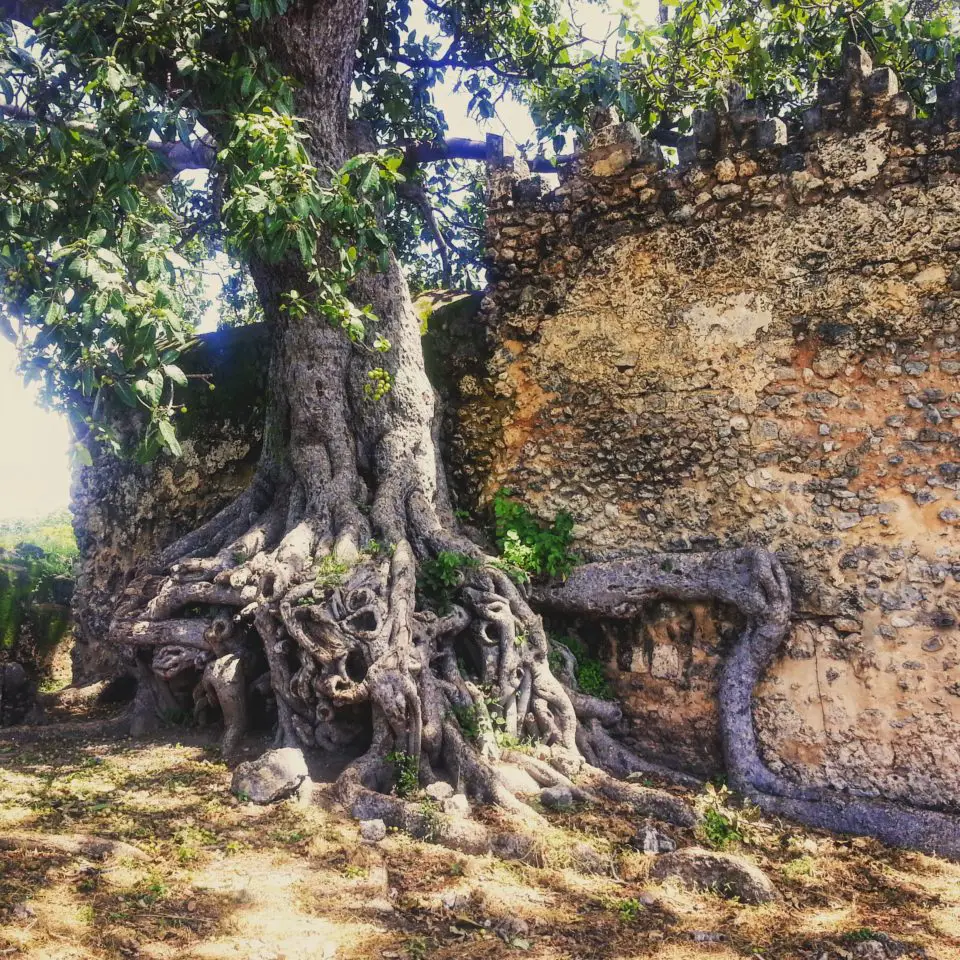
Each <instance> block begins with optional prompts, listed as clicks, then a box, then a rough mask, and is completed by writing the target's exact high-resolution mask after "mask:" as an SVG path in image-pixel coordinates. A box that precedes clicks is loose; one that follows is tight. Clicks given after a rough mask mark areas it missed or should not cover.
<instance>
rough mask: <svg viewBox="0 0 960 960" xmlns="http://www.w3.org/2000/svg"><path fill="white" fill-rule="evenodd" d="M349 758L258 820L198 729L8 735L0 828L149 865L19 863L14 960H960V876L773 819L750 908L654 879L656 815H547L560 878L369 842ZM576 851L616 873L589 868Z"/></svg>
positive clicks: (5, 912) (1, 912)
mask: <svg viewBox="0 0 960 960" xmlns="http://www.w3.org/2000/svg"><path fill="white" fill-rule="evenodd" d="M263 746H264V744H263V742H261V741H251V742H249V743H248V744H247V745H246V748H247V750H248V753H249V754H250V755H255V754H256V753H257V752H258V751H259V750H261V749H262V748H263ZM349 759H350V757H349V756H346V755H344V756H327V757H316V758H313V761H312V762H313V767H312V770H311V772H312V774H313V776H314V778H315V780H316V781H317V783H318V787H317V790H316V793H315V797H314V802H313V804H311V805H309V806H303V805H298V804H297V803H296V802H295V801H287V802H284V803H281V804H278V805H275V806H273V807H268V808H261V807H256V806H253V805H251V804H245V803H240V802H238V801H237V800H236V799H235V798H234V797H233V796H232V795H231V794H230V793H229V789H228V787H229V780H230V775H229V770H228V768H227V767H226V765H225V764H224V763H223V762H222V760H221V759H220V756H219V752H218V750H217V748H216V746H215V745H214V744H213V742H212V741H211V740H210V739H209V738H207V737H206V736H201V735H199V734H197V733H196V732H194V731H187V730H176V731H167V735H166V736H164V737H160V738H157V739H154V740H150V741H138V742H134V741H130V740H127V739H117V738H115V737H112V736H111V737H96V736H86V737H72V738H69V739H58V738H56V737H53V736H50V737H47V738H45V739H43V740H39V741H36V742H23V741H22V740H10V739H8V740H6V741H5V740H3V739H2V738H0V831H4V832H9V831H34V832H40V833H42V834H44V835H63V834H66V835H69V834H77V833H83V834H93V835H97V836H103V837H110V838H114V839H118V840H123V841H126V842H128V843H131V844H133V845H135V846H136V847H138V848H139V849H140V850H142V851H144V853H145V854H146V859H144V860H133V859H131V860H124V859H114V860H107V861H103V862H97V861H91V860H86V859H84V858H82V857H74V856H70V855H67V854H64V853H58V852H54V851H48V850H43V849H28V850H25V851H18V852H3V853H0V958H5V957H12V958H38V960H39V958H44V960H47V958H49V960H54V958H57V960H74V958H76V960H79V958H83V960H88V958H89V960H100V958H156V960H162V958H177V960H189V958H241V960H268V958H272V960H306V958H311V960H313V958H325V957H330V958H338V960H360V958H368V957H373V958H376V957H384V958H388V960H389V958H397V960H408V958H410V960H420V958H428V957H429V958H437V960H444V958H457V960H472V958H493V957H510V956H517V957H521V956H526V957H531V958H539V960H548V958H550V960H554V958H555V960H561V958H569V960H575V958H609V960H615V958H617V960H625V958H638V957H657V958H664V960H684V958H700V957H718V958H740V957H743V958H757V957H760V958H770V960H787V958H790V960H793V958H810V960H823V958H826V960H851V958H858V957H864V958H880V957H881V954H880V953H878V952H877V950H878V949H879V950H882V951H883V955H884V956H887V957H894V956H904V957H923V956H926V957H931V958H935V957H939V958H943V960H953V958H957V957H960V867H958V866H957V865H955V864H949V863H946V862H944V861H940V860H937V859H935V858H931V857H926V856H923V855H920V854H912V853H906V852H902V851H892V850H889V849H887V848H885V847H883V846H881V845H880V844H877V843H874V842H873V841H868V840H862V839H855V840H851V839H845V838H840V837H834V836H831V835H828V834H824V833H820V832H815V831H809V830H805V829H802V828H799V827H795V826H793V825H790V824H785V823H780V822H764V821H762V820H761V821H756V823H755V825H754V826H753V827H752V828H751V830H750V832H749V836H748V837H745V838H744V840H743V841H739V842H738V843H737V844H736V848H737V852H738V853H740V854H742V855H743V856H745V857H747V858H748V859H750V860H752V861H754V862H755V863H757V864H759V865H760V866H761V867H762V868H763V869H764V870H766V871H767V873H768V874H769V875H770V876H771V877H772V878H773V880H774V881H775V883H776V884H777V886H778V887H779V889H780V891H781V892H782V894H783V899H782V901H781V902H779V903H775V904H768V905H766V906H761V907H751V906H746V905H743V904H739V903H737V902H732V901H729V900H724V899H722V898H720V897H718V896H715V895H712V894H695V893H691V892H688V891H685V890H683V889H681V888H679V887H677V886H674V885H670V884H666V885H661V884H654V883H651V882H649V881H648V880H647V878H646V876H647V871H648V868H649V861H650V858H648V857H646V856H644V855H643V854H641V853H638V852H636V851H635V850H634V849H633V848H632V847H631V846H630V840H631V838H632V836H633V834H634V832H635V831H636V828H637V826H638V823H637V822H636V820H635V819H634V818H633V817H632V815H631V814H629V813H628V812H627V811H624V810H618V809H616V808H613V807H610V808H605V809H603V810H592V809H588V808H583V809H579V810H575V811H572V812H570V813H567V814H549V816H550V819H551V821H552V824H553V826H554V827H556V830H555V834H556V837H558V838H560V840H558V845H557V849H556V851H555V855H554V854H552V853H551V851H550V849H549V848H548V849H547V853H546V856H545V857H544V863H545V865H542V866H534V865H532V864H524V863H517V862H512V863H507V862H503V861H498V860H495V859H493V858H489V857H471V856H466V855H463V854H458V853H455V852H453V851H450V850H446V849H444V848H441V847H438V846H435V845H430V844H426V843H422V842H419V841H416V840H413V839H411V838H409V837H406V836H404V835H401V834H396V833H391V834H389V835H388V837H387V839H386V840H385V841H383V842H382V843H380V844H377V845H373V846H371V845H365V844H362V843H360V841H359V834H358V830H357V826H356V824H355V823H354V822H353V821H351V820H350V819H349V818H348V817H347V816H346V815H345V814H344V812H343V811H342V810H341V809H340V808H339V806H338V805H337V804H336V802H335V800H334V797H333V793H332V788H331V783H332V781H333V780H335V778H336V776H337V774H338V773H339V772H340V771H341V770H342V769H343V767H344V766H345V765H346V763H347V762H349ZM661 826H662V825H661ZM663 829H664V830H666V832H668V833H671V834H672V835H673V837H674V839H675V840H677V841H678V842H679V843H680V844H681V845H684V844H689V843H693V842H700V843H703V842H704V838H703V836H700V837H695V836H694V835H693V833H692V832H690V831H684V830H678V829H676V828H669V827H665V826H663ZM567 841H569V843H584V842H586V843H590V844H591V845H592V846H593V847H594V848H595V849H596V850H597V851H598V852H599V853H600V854H601V855H602V857H603V858H604V862H605V863H606V864H607V867H606V868H605V869H604V871H603V872H602V873H601V874H598V875H584V874H581V873H578V872H576V871H575V870H574V869H572V867H571V866H570V861H569V858H566V857H565V856H564V849H566V848H565V846H564V844H565V843H567Z"/></svg>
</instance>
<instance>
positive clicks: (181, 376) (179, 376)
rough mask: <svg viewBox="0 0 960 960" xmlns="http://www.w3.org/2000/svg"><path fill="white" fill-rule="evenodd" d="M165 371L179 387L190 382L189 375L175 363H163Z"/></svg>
mask: <svg viewBox="0 0 960 960" xmlns="http://www.w3.org/2000/svg"><path fill="white" fill-rule="evenodd" d="M163 372H164V373H165V374H166V375H167V377H169V379H170V380H172V381H173V382H174V383H175V384H176V385H177V386H178V387H186V386H187V385H188V384H189V383H190V381H189V380H188V379H187V375H186V374H185V373H184V372H183V371H182V370H181V369H180V368H179V367H178V366H177V365H176V364H175V363H165V364H164V365H163Z"/></svg>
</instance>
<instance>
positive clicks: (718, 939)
mask: <svg viewBox="0 0 960 960" xmlns="http://www.w3.org/2000/svg"><path fill="white" fill-rule="evenodd" d="M690 939H691V940H692V941H693V942H694V943H723V941H724V940H726V939H727V937H726V934H723V933H714V932H713V931H712V930H691V931H690Z"/></svg>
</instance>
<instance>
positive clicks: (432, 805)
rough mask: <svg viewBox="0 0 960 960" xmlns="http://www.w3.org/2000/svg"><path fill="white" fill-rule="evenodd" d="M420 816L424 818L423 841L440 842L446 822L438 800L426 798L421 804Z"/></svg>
mask: <svg viewBox="0 0 960 960" xmlns="http://www.w3.org/2000/svg"><path fill="white" fill-rule="evenodd" d="M420 815H421V816H422V817H423V826H424V831H423V839H424V840H427V841H434V840H439V839H440V837H441V836H443V829H444V827H445V826H446V820H445V818H444V816H443V813H442V812H441V810H440V805H439V804H438V803H437V801H436V800H431V799H430V798H429V797H427V798H425V799H424V800H422V801H421V803H420Z"/></svg>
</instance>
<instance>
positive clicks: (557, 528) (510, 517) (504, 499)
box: [493, 489, 577, 577]
mask: <svg viewBox="0 0 960 960" xmlns="http://www.w3.org/2000/svg"><path fill="white" fill-rule="evenodd" d="M493 516H494V534H495V536H496V539H497V544H498V546H499V547H500V554H501V559H502V560H503V562H504V563H505V564H506V565H507V567H508V568H515V569H516V570H519V571H522V572H523V573H524V574H526V575H527V576H530V575H541V576H550V577H566V576H568V575H569V574H570V571H571V570H572V569H573V568H574V566H575V565H576V562H577V560H576V557H575V556H574V555H573V554H572V553H571V552H570V543H571V541H572V540H573V517H572V516H570V514H569V513H565V512H563V513H558V514H557V516H556V517H555V518H554V521H553V523H550V524H543V523H541V522H540V521H539V520H537V518H536V517H534V516H533V514H532V513H530V511H529V510H528V509H527V508H526V507H525V506H524V505H523V504H522V503H520V502H518V501H517V500H514V499H512V497H511V491H510V490H507V489H503V490H500V491H499V492H498V493H497V494H496V495H495V496H494V498H493Z"/></svg>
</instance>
